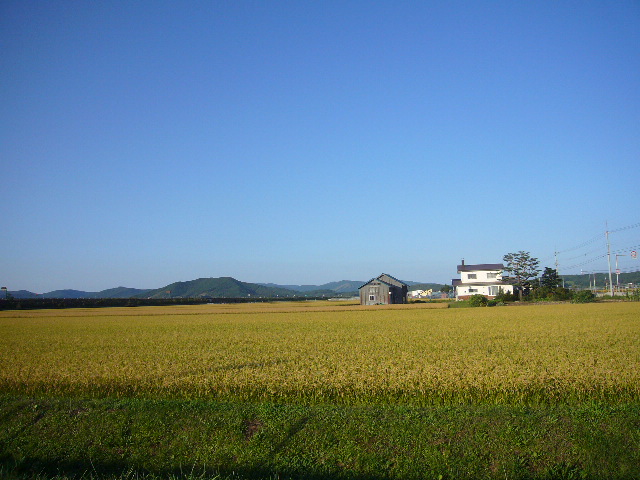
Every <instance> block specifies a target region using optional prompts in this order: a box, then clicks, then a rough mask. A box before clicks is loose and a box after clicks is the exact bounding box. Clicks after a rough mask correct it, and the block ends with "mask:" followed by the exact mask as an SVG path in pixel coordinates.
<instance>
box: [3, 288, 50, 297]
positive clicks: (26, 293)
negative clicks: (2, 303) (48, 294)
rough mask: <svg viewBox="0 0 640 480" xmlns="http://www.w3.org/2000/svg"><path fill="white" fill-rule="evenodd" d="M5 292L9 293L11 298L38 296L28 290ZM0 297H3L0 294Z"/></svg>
mask: <svg viewBox="0 0 640 480" xmlns="http://www.w3.org/2000/svg"><path fill="white" fill-rule="evenodd" d="M7 293H8V294H9V295H11V296H12V297H13V298H37V297H39V296H40V295H38V294H36V293H33V292H30V291H28V290H16V291H14V292H7ZM0 298H4V297H2V296H0Z"/></svg>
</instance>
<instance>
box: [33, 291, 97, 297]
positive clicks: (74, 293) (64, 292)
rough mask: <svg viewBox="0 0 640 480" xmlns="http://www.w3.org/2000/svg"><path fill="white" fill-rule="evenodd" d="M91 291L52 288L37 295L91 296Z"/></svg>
mask: <svg viewBox="0 0 640 480" xmlns="http://www.w3.org/2000/svg"><path fill="white" fill-rule="evenodd" d="M92 295H93V292H83V291H82V290H70V289H69V290H54V291H52V292H47V293H43V294H42V295H39V296H40V297H42V298H93V297H92Z"/></svg>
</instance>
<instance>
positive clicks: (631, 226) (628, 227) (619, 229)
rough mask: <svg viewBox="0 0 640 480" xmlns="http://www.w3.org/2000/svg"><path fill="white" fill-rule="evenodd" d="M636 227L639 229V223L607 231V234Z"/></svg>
mask: <svg viewBox="0 0 640 480" xmlns="http://www.w3.org/2000/svg"><path fill="white" fill-rule="evenodd" d="M638 227H640V223H636V224H635V225H628V226H626V227H622V228H616V229H615V230H609V233H615V232H621V231H622V230H629V229H631V228H638Z"/></svg>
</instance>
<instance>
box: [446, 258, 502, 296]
mask: <svg viewBox="0 0 640 480" xmlns="http://www.w3.org/2000/svg"><path fill="white" fill-rule="evenodd" d="M503 270H504V265H503V264H501V263H482V264H479V265H465V264H464V260H462V264H461V265H458V273H459V274H460V278H456V279H454V280H453V282H452V285H453V287H454V288H455V289H456V300H466V299H468V298H469V297H470V296H471V295H475V294H480V295H484V296H485V297H487V298H489V299H491V298H495V296H496V295H498V293H499V292H500V289H502V291H503V292H504V293H507V292H511V293H513V285H509V284H508V283H504V282H503V281H502V271H503Z"/></svg>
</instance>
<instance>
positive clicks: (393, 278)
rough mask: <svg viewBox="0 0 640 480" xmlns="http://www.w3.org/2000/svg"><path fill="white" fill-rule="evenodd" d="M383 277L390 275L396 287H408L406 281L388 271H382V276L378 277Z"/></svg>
mask: <svg viewBox="0 0 640 480" xmlns="http://www.w3.org/2000/svg"><path fill="white" fill-rule="evenodd" d="M382 277H389V278H390V279H391V280H393V281H392V282H391V283H395V284H396V287H408V285H407V284H406V283H404V282H403V281H401V280H398V279H397V278H396V277H393V276H391V275H389V274H388V273H382V274H380V276H379V277H378V279H380V278H382Z"/></svg>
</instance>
